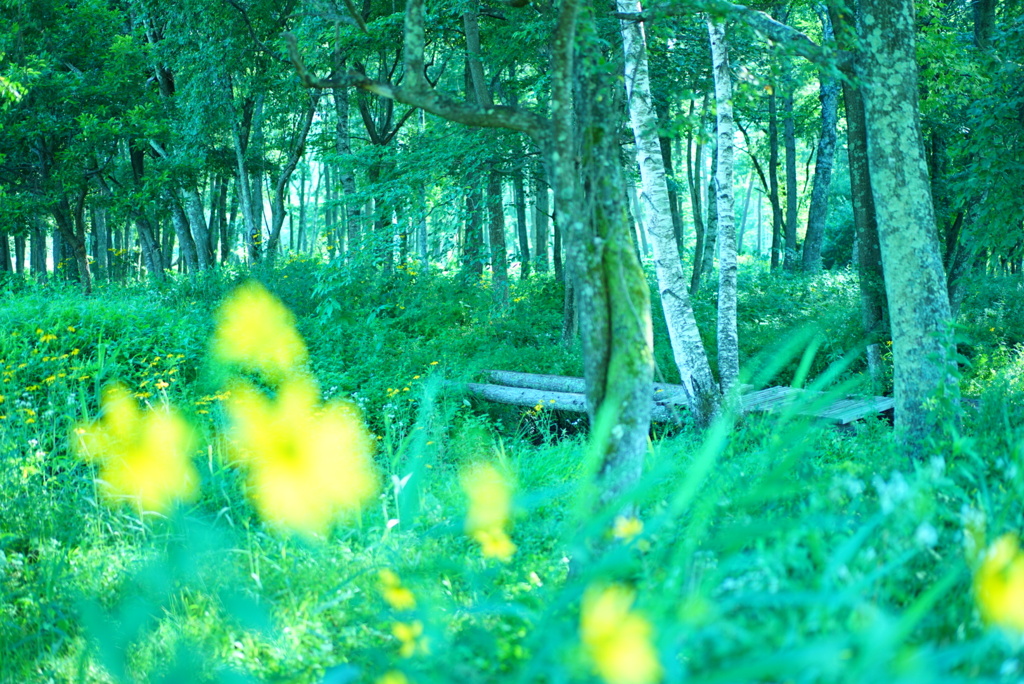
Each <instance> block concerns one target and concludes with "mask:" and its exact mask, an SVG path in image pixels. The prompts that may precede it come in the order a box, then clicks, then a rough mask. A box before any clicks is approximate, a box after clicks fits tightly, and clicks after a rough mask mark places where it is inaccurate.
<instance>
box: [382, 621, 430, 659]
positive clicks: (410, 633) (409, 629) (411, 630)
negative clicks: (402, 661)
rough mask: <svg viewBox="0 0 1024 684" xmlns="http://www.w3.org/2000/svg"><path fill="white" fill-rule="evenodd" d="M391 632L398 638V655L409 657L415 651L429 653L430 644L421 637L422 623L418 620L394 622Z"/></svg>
mask: <svg viewBox="0 0 1024 684" xmlns="http://www.w3.org/2000/svg"><path fill="white" fill-rule="evenodd" d="M391 633H392V634H393V635H394V636H395V638H396V639H398V643H399V647H398V655H400V656H402V657H403V658H411V657H412V656H413V655H415V654H416V653H423V654H426V653H430V645H429V644H428V643H427V640H426V639H425V638H424V637H423V623H422V622H420V621H419V620H413V621H412V622H396V623H395V624H394V625H392V627H391Z"/></svg>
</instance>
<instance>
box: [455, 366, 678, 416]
mask: <svg viewBox="0 0 1024 684" xmlns="http://www.w3.org/2000/svg"><path fill="white" fill-rule="evenodd" d="M551 377H558V376H551ZM575 379H578V378H575ZM580 382H581V383H582V382H583V381H582V380H580ZM466 391H467V392H469V393H470V394H471V395H473V396H474V397H477V398H478V399H486V400H487V401H494V402H497V403H499V404H510V405H512V406H526V407H529V408H533V409H536V410H537V411H541V410H545V409H546V410H557V411H570V412H572V413H586V412H587V399H586V397H585V396H584V395H583V394H582V393H576V392H556V391H553V390H547V389H536V388H530V387H508V386H506V385H490V384H484V383H478V382H469V383H466ZM680 417H681V412H680V407H678V406H674V405H673V406H664V405H661V404H658V403H655V404H654V406H653V407H652V408H651V420H653V421H655V422H659V423H678V422H679V421H680Z"/></svg>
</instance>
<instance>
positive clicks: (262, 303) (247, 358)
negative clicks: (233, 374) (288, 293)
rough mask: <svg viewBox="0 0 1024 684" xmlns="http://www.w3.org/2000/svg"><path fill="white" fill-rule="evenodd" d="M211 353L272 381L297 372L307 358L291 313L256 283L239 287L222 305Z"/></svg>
mask: <svg viewBox="0 0 1024 684" xmlns="http://www.w3.org/2000/svg"><path fill="white" fill-rule="evenodd" d="M212 352H213V355H214V356H215V357H217V358H218V359H220V360H221V361H223V362H226V363H236V364H239V365H241V366H243V367H246V368H250V369H252V370H256V371H259V372H261V373H263V374H264V375H265V376H267V377H269V378H271V379H280V378H281V377H282V376H284V375H286V374H287V373H289V372H291V371H293V370H295V369H297V368H299V367H300V366H302V364H304V363H305V362H306V358H307V354H306V345H305V343H304V342H303V341H302V338H301V337H299V334H298V332H296V330H295V323H294V317H293V316H292V314H291V312H290V311H288V309H286V308H285V306H284V304H282V303H281V302H280V300H278V299H277V298H276V297H274V296H273V295H272V294H270V293H269V292H267V291H266V290H265V289H264V288H263V286H262V285H260V284H259V283H257V282H255V281H250V282H248V283H245V284H244V285H241V286H239V287H238V288H237V289H236V290H235V291H234V292H232V293H231V294H230V295H229V296H228V297H227V299H225V300H224V303H223V304H221V306H220V310H219V311H218V312H217V329H216V331H215V332H214V334H213V342H212Z"/></svg>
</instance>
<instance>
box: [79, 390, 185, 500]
mask: <svg viewBox="0 0 1024 684" xmlns="http://www.w3.org/2000/svg"><path fill="white" fill-rule="evenodd" d="M74 434H75V435H76V437H75V438H73V439H72V442H73V444H74V446H75V449H76V451H77V452H78V453H79V455H80V456H82V457H83V458H85V459H87V460H90V461H94V462H96V463H98V464H99V468H100V472H99V478H98V479H99V482H100V484H101V486H102V489H103V492H104V494H105V495H106V496H107V497H108V498H110V499H112V500H119V499H123V498H126V497H130V498H133V499H134V500H136V501H137V503H138V505H139V507H140V508H141V509H142V510H146V511H158V512H166V511H168V510H169V509H170V508H171V506H172V505H173V503H174V501H175V500H178V499H181V500H191V499H194V498H195V496H196V494H197V493H198V485H199V475H198V473H197V472H196V469H195V466H193V465H192V462H191V461H190V460H189V455H190V454H191V451H192V446H193V444H194V439H195V438H194V435H193V433H192V430H191V428H189V426H188V424H187V423H185V421H183V420H182V419H181V418H180V417H178V415H177V414H176V413H174V412H173V411H172V410H171V409H170V408H169V407H168V408H163V409H155V410H147V411H141V410H140V409H139V406H138V404H137V403H136V402H135V399H134V398H132V395H131V393H130V392H129V391H128V390H127V389H126V388H125V387H124V386H123V385H114V386H112V387H108V388H107V389H106V390H105V391H104V393H103V417H102V418H101V419H100V420H99V421H97V422H94V423H92V424H89V425H79V426H78V427H77V428H76V429H75V430H74Z"/></svg>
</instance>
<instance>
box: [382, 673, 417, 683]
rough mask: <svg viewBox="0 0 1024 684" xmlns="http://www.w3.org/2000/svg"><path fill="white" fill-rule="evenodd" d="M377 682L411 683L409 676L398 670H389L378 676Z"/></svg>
mask: <svg viewBox="0 0 1024 684" xmlns="http://www.w3.org/2000/svg"><path fill="white" fill-rule="evenodd" d="M377 684H409V678H408V677H406V676H405V675H404V674H402V673H401V672H400V671H398V670H388V671H387V672H385V673H384V674H382V675H381V676H380V677H377Z"/></svg>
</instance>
